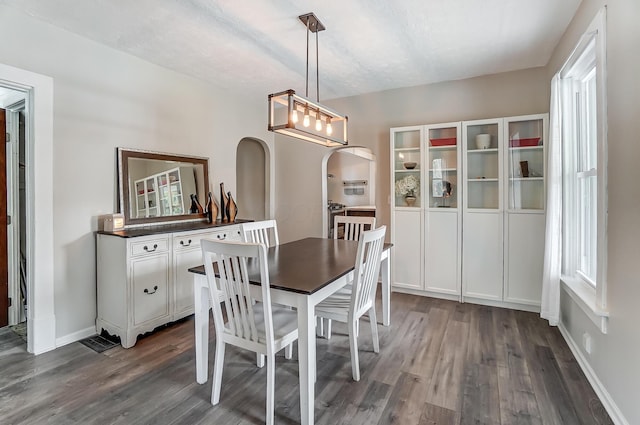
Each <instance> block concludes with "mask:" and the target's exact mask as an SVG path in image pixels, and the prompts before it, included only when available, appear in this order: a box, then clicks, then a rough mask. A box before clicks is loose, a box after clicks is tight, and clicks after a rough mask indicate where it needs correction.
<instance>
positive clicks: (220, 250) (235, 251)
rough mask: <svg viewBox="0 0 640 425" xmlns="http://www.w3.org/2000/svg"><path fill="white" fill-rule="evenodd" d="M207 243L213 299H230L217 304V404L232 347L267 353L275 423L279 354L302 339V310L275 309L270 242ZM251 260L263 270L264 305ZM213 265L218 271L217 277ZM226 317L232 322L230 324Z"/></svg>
mask: <svg viewBox="0 0 640 425" xmlns="http://www.w3.org/2000/svg"><path fill="white" fill-rule="evenodd" d="M201 245H202V257H203V261H204V265H205V272H206V277H207V283H208V285H209V291H210V295H211V299H214V300H219V299H223V300H224V301H223V302H221V303H213V320H214V326H215V331H216V351H215V357H214V365H213V385H212V389H211V404H213V405H216V404H218V403H219V402H220V390H221V384H222V370H223V367H224V352H225V346H226V344H232V345H235V346H237V347H240V348H244V349H247V350H250V351H253V352H255V353H257V354H262V355H264V356H266V359H267V397H266V398H267V401H266V423H267V424H268V425H271V424H273V423H274V395H275V367H276V363H275V355H276V353H277V352H278V351H280V350H282V349H283V348H285V347H287V346H288V345H290V344H291V343H293V342H294V341H295V340H296V339H298V328H297V323H298V322H297V316H296V312H294V311H292V310H290V309H288V308H285V307H281V306H278V305H271V291H270V288H269V284H270V282H269V268H268V264H267V248H266V246H265V245H264V244H260V243H245V242H231V241H224V242H218V241H213V240H203V241H202V242H201ZM249 259H252V261H253V262H254V263H256V262H257V264H258V266H259V269H260V282H261V294H262V301H261V302H256V303H253V302H251V300H252V297H251V294H250V292H249V285H250V283H249V276H248V273H247V262H248V260H249ZM213 263H215V264H216V267H217V271H218V278H217V279H216V275H215V271H214V266H213ZM216 280H217V281H218V285H219V289H218V285H216ZM223 310H224V311H223ZM224 317H226V318H227V322H226V323H225V322H224Z"/></svg>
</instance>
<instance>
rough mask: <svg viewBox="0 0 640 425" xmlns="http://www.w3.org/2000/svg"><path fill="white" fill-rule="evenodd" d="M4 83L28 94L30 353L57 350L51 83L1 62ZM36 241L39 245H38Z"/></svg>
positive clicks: (28, 343) (28, 314)
mask: <svg viewBox="0 0 640 425" xmlns="http://www.w3.org/2000/svg"><path fill="white" fill-rule="evenodd" d="M0 85H2V86H5V87H9V88H12V89H14V90H19V91H22V92H25V93H26V94H27V96H26V97H27V99H26V108H25V114H26V117H27V126H26V129H25V130H26V144H25V151H26V152H25V155H26V161H27V163H28V164H30V165H31V166H30V167H29V168H28V170H27V174H26V221H27V222H26V233H27V252H26V256H27V306H28V307H27V308H28V310H27V351H29V352H30V353H34V354H40V353H44V352H46V351H50V350H53V349H55V348H56V320H55V319H56V318H55V305H54V295H55V288H54V268H53V215H52V212H53V79H52V78H51V77H47V76H45V75H40V74H36V73H33V72H30V71H26V70H23V69H19V68H15V67H12V66H8V65H4V64H0ZM36 241H37V243H36Z"/></svg>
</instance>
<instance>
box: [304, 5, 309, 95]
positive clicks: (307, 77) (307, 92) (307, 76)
mask: <svg viewBox="0 0 640 425" xmlns="http://www.w3.org/2000/svg"><path fill="white" fill-rule="evenodd" d="M306 80H307V88H306V91H305V93H304V97H306V98H308V97H309V17H307V74H306Z"/></svg>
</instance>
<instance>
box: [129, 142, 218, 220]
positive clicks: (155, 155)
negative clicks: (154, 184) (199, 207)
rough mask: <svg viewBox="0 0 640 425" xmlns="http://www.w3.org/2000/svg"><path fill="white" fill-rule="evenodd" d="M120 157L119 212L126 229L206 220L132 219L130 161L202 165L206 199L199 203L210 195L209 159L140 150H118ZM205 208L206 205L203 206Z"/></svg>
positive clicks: (182, 217) (198, 216) (174, 217)
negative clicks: (154, 160) (149, 160)
mask: <svg viewBox="0 0 640 425" xmlns="http://www.w3.org/2000/svg"><path fill="white" fill-rule="evenodd" d="M117 156H118V164H117V167H118V208H117V210H118V212H119V213H121V214H122V215H123V216H124V224H125V227H130V226H135V225H144V224H154V223H155V224H169V223H174V222H181V221H202V220H203V219H205V218H206V216H205V215H204V214H183V215H172V216H161V217H146V218H132V217H131V216H130V214H131V204H130V200H131V194H130V191H129V184H127V183H128V181H129V159H130V158H133V159H135V158H138V159H156V160H159V161H176V162H190V163H192V164H194V165H202V167H203V170H204V191H203V192H204V198H203V199H202V200H201V199H200V198H198V201H200V202H201V203H202V202H203V201H205V198H206V196H207V194H208V193H209V191H210V189H209V158H205V157H199V156H186V155H178V154H171V153H164V152H153V151H146V150H138V149H128V148H117ZM203 206H204V204H203Z"/></svg>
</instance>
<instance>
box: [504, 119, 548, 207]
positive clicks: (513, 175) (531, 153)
mask: <svg viewBox="0 0 640 425" xmlns="http://www.w3.org/2000/svg"><path fill="white" fill-rule="evenodd" d="M506 127H507V135H508V141H507V170H506V171H507V175H508V178H509V182H508V186H507V205H508V208H509V209H510V210H542V209H544V137H543V134H544V121H543V119H542V118H536V119H531V120H521V121H508V122H507V123H506Z"/></svg>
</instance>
